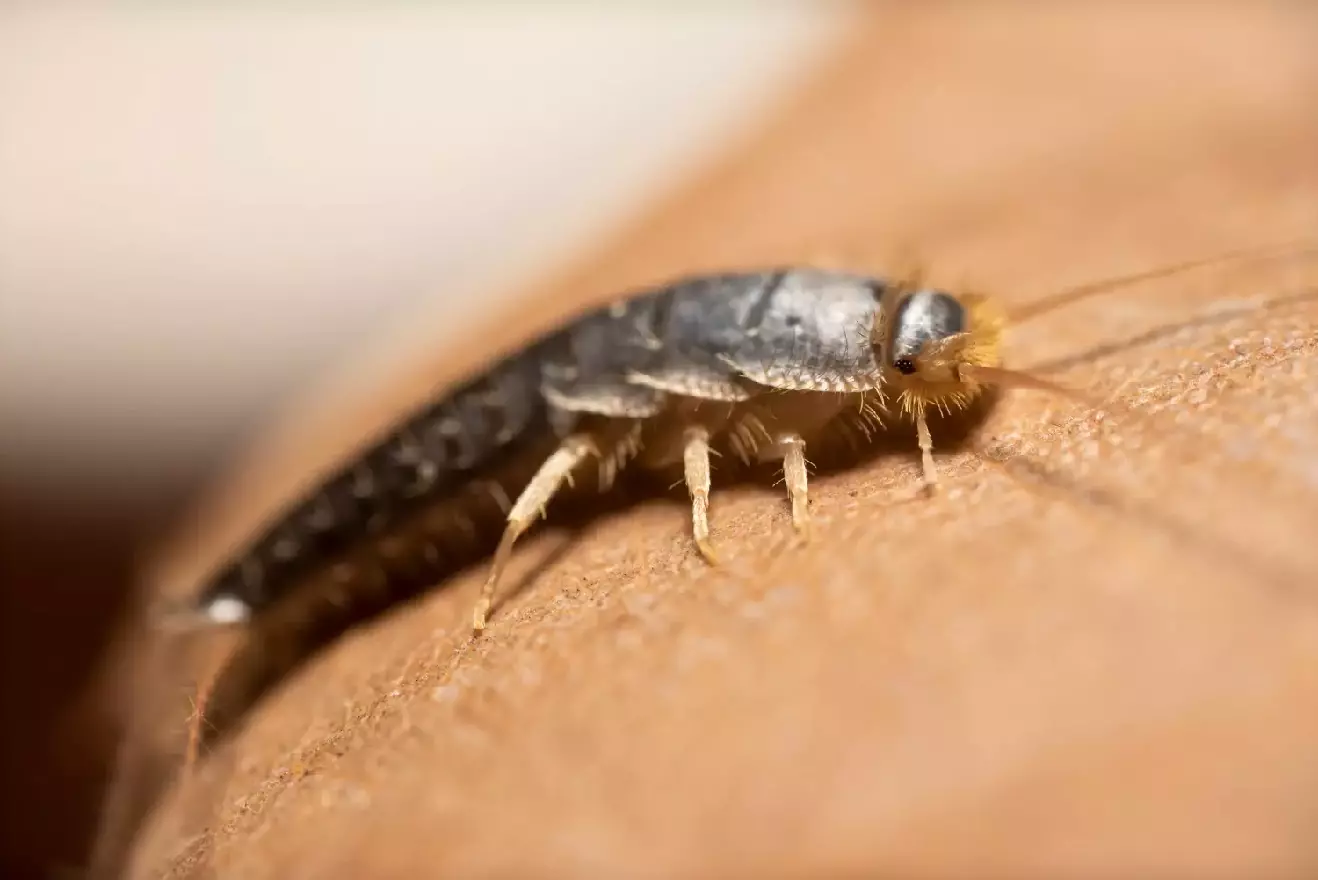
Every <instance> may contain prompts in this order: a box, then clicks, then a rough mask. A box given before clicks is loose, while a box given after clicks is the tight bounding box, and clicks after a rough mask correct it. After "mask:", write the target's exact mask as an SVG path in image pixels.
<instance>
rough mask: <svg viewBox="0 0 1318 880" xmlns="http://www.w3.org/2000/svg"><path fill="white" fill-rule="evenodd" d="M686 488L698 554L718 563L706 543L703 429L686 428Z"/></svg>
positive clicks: (706, 462)
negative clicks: (688, 494) (689, 498)
mask: <svg viewBox="0 0 1318 880" xmlns="http://www.w3.org/2000/svg"><path fill="white" fill-rule="evenodd" d="M682 465H683V471H684V474H685V477H686V488H687V491H688V492H690V493H691V529H692V532H693V533H694V535H695V539H696V546H697V547H699V548H700V555H701V556H704V557H705V561H706V562H708V563H709V564H711V565H717V564H718V557H717V556H716V555H715V553H714V545H713V544H712V543H710V540H709V430H708V429H707V428H705V427H703V426H697V427H691V428H687V430H686V436H685V444H684V447H683V450H682Z"/></svg>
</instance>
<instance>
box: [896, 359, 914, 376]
mask: <svg viewBox="0 0 1318 880" xmlns="http://www.w3.org/2000/svg"><path fill="white" fill-rule="evenodd" d="M892 365H893V367H894V368H895V369H896V370H897V372H899V373H901V374H902V375H903V376H909V375H911V374H912V373H914V372H915V361H913V360H911V359H910V358H897V360H895V361H893V362H892Z"/></svg>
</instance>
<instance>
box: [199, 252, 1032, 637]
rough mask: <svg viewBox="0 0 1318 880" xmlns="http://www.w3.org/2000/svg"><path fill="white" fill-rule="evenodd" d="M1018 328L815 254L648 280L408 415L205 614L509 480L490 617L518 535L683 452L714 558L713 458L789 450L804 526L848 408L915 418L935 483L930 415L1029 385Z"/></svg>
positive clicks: (232, 611) (964, 298)
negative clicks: (576, 488)
mask: <svg viewBox="0 0 1318 880" xmlns="http://www.w3.org/2000/svg"><path fill="white" fill-rule="evenodd" d="M1002 329H1003V319H1002V316H1001V315H1000V313H999V312H998V310H997V309H995V308H994V306H993V304H992V303H991V301H990V300H988V299H987V298H985V297H983V296H978V295H953V294H950V293H946V292H942V291H938V290H933V289H927V288H925V287H923V286H921V285H919V284H910V283H897V282H889V281H885V280H882V279H878V278H873V277H867V276H863V275H855V274H846V273H838V272H829V271H823V270H818V269H809V268H790V269H780V270H775V271H764V272H747V273H735V274H722V275H713V276H703V277H694V278H688V279H685V280H681V281H678V282H676V283H673V284H670V285H666V286H662V287H659V288H655V289H651V290H647V291H643V292H640V293H638V294H636V295H635V296H632V297H630V298H627V299H624V300H621V301H618V302H615V303H614V304H612V305H609V306H605V307H602V308H598V309H596V310H594V311H592V312H589V313H587V314H585V315H582V316H581V317H579V318H578V319H577V320H575V321H573V322H571V323H569V324H568V325H567V326H565V327H563V328H562V329H560V330H558V331H556V332H554V333H551V334H549V335H548V336H545V337H543V338H541V339H540V340H538V341H536V342H535V343H533V344H532V345H530V346H528V347H527V348H526V349H524V350H523V351H522V352H521V353H518V354H516V355H513V356H511V357H509V358H507V359H506V360H504V361H502V362H501V363H499V364H497V365H495V366H494V367H493V368H491V369H490V370H488V371H487V372H486V373H485V374H483V375H482V376H480V377H479V378H477V379H475V380H473V381H471V382H469V383H467V384H466V385H464V386H462V387H460V388H458V389H457V390H456V391H454V392H453V393H452V394H450V395H449V396H448V397H446V398H445V399H443V400H441V401H440V402H438V403H435V404H433V405H432V406H430V407H429V408H427V409H426V410H424V411H423V412H421V413H419V414H418V415H416V416H414V417H413V418H411V419H410V420H408V421H407V422H406V423H405V424H403V425H402V426H401V427H399V428H398V429H397V430H395V431H394V432H393V433H392V434H391V435H389V436H388V437H387V438H385V439H384V440H383V441H381V442H380V443H378V444H376V445H375V446H374V447H373V448H371V449H370V450H369V451H368V452H367V453H366V454H365V455H364V456H362V457H361V458H359V459H358V460H357V461H355V462H353V463H350V464H349V465H348V466H346V467H344V468H343V469H342V470H340V471H339V472H338V473H336V474H335V475H333V476H332V477H331V478H330V479H329V480H328V481H326V482H325V483H323V484H322V486H321V487H320V488H319V489H318V490H316V491H315V492H313V493H312V494H311V495H310V497H309V498H307V499H306V500H305V501H303V502H302V503H301V504H299V505H297V506H296V507H294V508H293V509H292V510H290V511H289V512H288V513H287V514H286V515H285V516H284V517H283V518H282V519H280V520H279V521H278V522H276V523H274V524H273V525H272V526H271V527H270V528H269V529H268V530H267V531H266V532H265V534H264V535H262V536H261V537H260V538H259V539H258V540H257V541H256V542H255V543H254V544H253V545H252V546H251V547H250V548H249V549H248V550H247V551H246V552H244V553H242V554H240V555H239V557H238V558H237V559H236V560H234V561H233V562H231V563H230V564H229V565H227V566H226V567H225V568H224V569H223V570H222V571H221V572H220V573H219V574H218V576H216V577H215V578H214V580H213V581H212V582H211V583H210V584H209V586H208V587H207V588H206V589H205V590H204V591H203V592H202V594H201V596H200V597H199V606H198V610H200V611H201V613H202V615H203V616H204V617H205V618H206V619H207V620H208V621H210V622H212V623H217V624H219V623H235V622H241V621H244V620H247V619H248V618H250V617H251V616H253V615H257V614H260V613H261V612H262V611H264V610H265V609H266V608H268V607H270V606H272V605H274V604H276V603H278V602H279V601H281V600H282V599H283V598H284V597H285V596H286V595H287V594H288V593H289V592H290V591H291V590H292V589H293V587H294V586H295V585H296V584H297V583H298V582H299V581H301V580H302V579H303V578H304V577H305V576H306V575H307V574H309V573H310V572H311V571H313V570H315V569H317V568H320V567H323V566H325V565H333V564H335V563H336V562H338V561H339V560H340V559H341V557H342V556H343V554H345V553H346V552H347V551H348V550H349V549H350V548H353V547H359V546H360V545H361V544H362V543H363V542H368V543H371V542H373V543H374V545H375V546H376V547H377V549H378V550H379V552H380V554H381V555H382V556H385V557H388V556H389V555H391V554H398V553H403V552H406V551H407V547H406V546H405V544H406V541H404V540H403V539H400V538H399V533H400V532H399V530H400V529H402V528H403V527H404V526H405V524H408V523H414V522H415V520H416V518H417V517H424V516H425V515H426V514H425V512H424V511H425V509H426V508H428V507H433V506H434V505H436V504H440V503H442V502H443V501H444V500H445V499H448V498H452V497H453V496H455V495H457V494H460V493H462V492H464V491H468V490H469V489H470V487H471V486H473V485H477V484H484V483H485V482H486V481H491V480H492V482H490V483H489V485H491V486H492V487H494V489H495V490H496V491H497V490H500V489H502V490H503V491H507V494H508V495H509V496H513V494H514V492H516V493H517V494H516V495H515V500H513V503H512V504H511V507H510V509H509V510H508V513H507V519H506V525H505V527H504V531H503V535H502V539H501V540H500V542H499V544H498V547H497V549H496V550H495V553H494V558H493V562H492V564H491V567H490V571H489V576H488V578H487V580H486V582H485V584H484V588H483V590H482V592H481V596H480V599H479V601H478V603H477V606H476V608H475V610H474V613H473V621H472V622H473V627H474V629H476V630H477V631H479V630H481V629H483V628H484V626H485V623H486V619H487V615H488V613H489V609H490V604H491V601H492V599H493V597H494V595H495V592H496V589H497V587H498V585H499V581H500V578H501V576H502V573H503V570H504V567H505V565H506V563H507V561H508V559H509V556H510V554H511V551H512V548H513V545H514V543H515V542H516V540H517V539H518V537H519V536H520V535H521V534H522V533H523V532H525V531H526V529H527V528H528V527H529V526H530V525H531V524H532V523H533V522H534V521H535V519H536V518H537V517H538V516H540V515H541V514H543V512H544V510H545V508H546V506H547V505H548V504H549V502H550V501H551V499H552V498H554V496H555V494H556V493H557V492H558V491H559V490H560V488H561V486H562V485H563V483H564V482H567V481H570V480H571V479H572V477H573V475H574V473H576V472H578V471H579V470H580V469H581V468H582V467H584V466H585V465H586V464H587V462H588V461H591V460H594V461H595V462H596V463H597V467H598V469H599V479H600V484H601V486H602V487H604V488H607V487H608V486H610V485H611V484H612V482H613V478H614V476H615V475H616V473H617V471H618V470H619V469H620V468H622V467H624V466H628V465H631V466H638V467H645V468H667V467H673V466H678V465H680V467H681V469H682V471H683V474H684V479H685V483H686V487H687V490H688V492H689V494H690V497H691V520H692V532H693V537H694V539H695V542H696V545H697V546H698V547H699V549H700V551H701V553H702V554H703V555H704V556H705V557H706V558H707V559H708V560H710V561H711V562H714V561H715V560H716V556H715V552H714V547H713V544H712V542H711V539H710V528H709V517H708V509H709V492H710V458H711V455H712V454H717V453H718V452H719V451H721V450H727V451H730V452H731V453H733V454H735V455H737V456H739V457H740V458H742V459H743V460H746V461H752V460H754V461H769V460H780V461H781V462H782V469H783V474H784V478H785V483H786V487H787V490H788V492H789V494H790V497H791V502H792V521H793V523H794V525H795V527H796V528H797V529H798V530H802V531H805V530H807V529H808V526H809V507H808V501H807V471H806V459H805V448H806V444H807V442H810V441H811V440H812V439H813V438H815V437H817V436H819V435H820V433H821V432H823V431H827V430H829V429H830V428H831V427H832V426H833V425H834V424H835V423H837V422H838V421H839V420H845V419H850V420H857V419H860V420H864V421H868V422H871V423H872V422H874V421H876V420H879V421H881V420H884V419H888V418H892V417H899V418H909V419H911V420H913V421H914V422H915V424H916V426H917V430H918V437H919V445H920V448H921V451H922V460H923V467H924V477H925V481H926V483H927V485H929V486H930V487H933V486H934V485H935V483H936V473H935V470H934V464H933V457H932V439H931V436H930V433H929V428H928V425H927V422H926V418H925V414H926V410H927V409H928V408H929V407H934V408H937V409H943V410H946V409H949V408H952V407H956V406H963V405H965V404H967V403H969V402H970V401H971V400H972V399H973V398H974V397H975V396H976V395H977V394H978V393H979V392H980V391H981V390H982V388H983V387H984V385H985V384H999V383H1001V382H1004V381H1008V380H1009V379H1010V377H1011V376H1012V375H1013V374H1010V373H1008V372H1007V371H1003V370H1001V369H999V360H1000V356H999V351H1000V338H1001V334H1002ZM528 456H533V457H535V464H534V467H535V470H534V473H533V475H531V476H530V478H529V480H526V479H525V478H523V482H522V485H520V486H502V485H501V482H502V479H501V478H500V477H499V476H498V475H500V474H506V473H507V472H508V465H509V463H510V462H513V461H516V460H526V459H527V457H528ZM527 470H528V471H529V470H530V469H529V468H527ZM492 474H493V475H496V476H494V477H491V476H490V475H492ZM421 543H422V545H423V546H424V542H421ZM340 564H342V563H340Z"/></svg>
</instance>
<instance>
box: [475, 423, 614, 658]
mask: <svg viewBox="0 0 1318 880" xmlns="http://www.w3.org/2000/svg"><path fill="white" fill-rule="evenodd" d="M598 455H599V447H598V446H597V445H596V444H595V441H594V440H593V439H592V438H591V437H590V436H589V435H585V434H574V435H571V436H569V437H568V438H567V439H565V440H564V441H563V443H562V444H561V445H560V446H559V447H558V449H557V450H555V451H554V453H553V454H552V455H550V456H549V458H547V459H546V460H545V463H544V464H542V465H541V466H540V469H539V470H538V471H536V473H535V476H534V477H532V478H531V482H529V483H528V484H527V485H526V488H525V489H523V490H522V494H521V495H519V496H517V501H516V502H515V503H514V504H513V508H512V510H510V511H508V524H507V525H506V526H505V527H504V531H503V537H502V538H501V539H500V540H499V547H498V549H497V550H495V551H494V561H493V562H492V563H491V565H490V573H489V576H488V577H487V578H486V579H485V584H484V586H483V587H481V595H480V599H479V600H478V601H477V602H476V608H475V610H474V611H473V612H472V616H471V625H472V629H474V630H476V631H477V632H480V631H481V630H483V629H485V620H486V617H487V615H488V614H489V612H490V602H491V600H492V599H493V597H494V591H495V589H496V588H497V587H498V585H499V580H500V578H501V577H502V576H503V570H504V568H505V567H506V566H507V565H508V559H509V557H510V556H511V555H512V550H513V544H514V543H516V541H517V539H518V537H519V536H521V534H522V533H523V532H525V531H526V530H527V529H528V528H529V527H530V526H531V523H533V522H535V518H536V517H537V516H543V515H544V512H545V507H546V506H547V505H548V504H549V501H550V499H552V498H553V497H554V494H555V493H556V492H558V490H559V487H561V486H562V485H563V482H564V481H565V480H567V479H569V478H570V477H571V475H572V471H573V470H574V469H575V468H576V467H577V465H579V464H581V462H583V461H585V460H586V459H587V458H589V457H591V456H598Z"/></svg>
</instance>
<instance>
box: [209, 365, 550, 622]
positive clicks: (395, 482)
mask: <svg viewBox="0 0 1318 880" xmlns="http://www.w3.org/2000/svg"><path fill="white" fill-rule="evenodd" d="M539 381H540V370H539V364H538V363H537V361H536V358H535V357H534V356H533V353H532V352H528V353H527V354H525V355H523V356H521V357H514V358H510V359H508V360H506V361H504V362H502V363H500V364H498V365H497V366H495V367H494V368H493V369H491V370H490V371H488V372H487V373H485V374H484V375H483V376H481V377H480V378H479V379H476V380H474V381H472V382H470V383H468V384H467V385H465V386H463V387H461V388H459V389H458V390H457V391H456V392H454V393H453V394H451V395H450V396H448V397H447V398H445V399H443V400H442V401H440V402H438V403H436V404H434V405H433V406H431V407H429V408H427V409H426V410H424V411H423V412H421V413H418V414H417V415H415V416H413V417H412V418H411V419H409V420H408V421H407V422H406V423H405V424H404V425H402V426H401V427H400V428H398V429H396V430H395V431H393V432H392V433H391V434H390V435H389V436H388V437H387V438H386V439H385V440H384V441H382V442H380V443H378V444H377V445H375V446H374V447H372V448H371V449H370V450H369V451H368V452H366V453H365V454H364V455H362V456H361V457H359V458H358V459H356V460H355V461H354V462H352V463H351V464H350V465H349V466H347V467H345V468H343V469H341V470H339V471H338V472H337V473H335V474H334V475H333V476H331V477H330V478H329V479H328V480H327V481H325V482H324V483H322V484H321V485H320V486H319V487H318V488H317V490H316V491H315V492H314V494H312V495H311V496H310V497H309V498H307V499H306V500H304V501H303V502H302V503H300V504H298V505H297V506H296V507H294V508H292V509H291V510H289V511H287V512H286V513H285V514H284V515H283V517H282V518H281V519H280V520H279V521H278V522H277V523H276V524H275V525H274V526H273V527H272V528H271V529H270V530H268V531H267V532H265V534H263V535H262V536H261V537H260V538H259V539H258V540H257V541H256V542H255V543H254V544H252V545H251V546H250V547H249V548H248V549H247V551H246V552H245V553H243V554H242V555H241V556H240V557H239V558H238V559H237V560H236V561H235V562H233V563H232V564H230V565H228V566H227V567H226V568H225V569H224V570H222V571H221V572H220V574H219V576H218V577H216V578H215V579H214V580H213V581H212V582H211V584H210V585H209V587H208V588H207V589H206V590H204V592H203V593H202V595H201V597H200V605H201V607H203V608H207V609H210V608H213V607H215V604H216V603H217V601H221V602H222V601H226V600H237V601H238V602H240V603H241V604H242V605H243V606H245V607H246V608H247V609H249V610H251V611H259V610H261V609H262V608H264V607H265V606H266V605H269V604H271V603H273V602H276V601H278V600H280V599H281V598H283V596H284V595H285V594H286V593H287V592H288V591H289V588H290V587H291V586H292V585H293V584H294V583H296V582H297V581H298V580H299V579H301V578H302V577H304V576H305V575H307V574H309V573H310V572H311V570H313V569H314V568H316V567H317V566H320V565H324V564H326V563H329V562H332V561H333V560H334V559H335V558H336V557H337V556H338V555H339V554H341V553H343V552H345V551H347V550H348V549H349V548H351V547H352V546H354V545H356V544H357V543H358V542H360V541H362V540H363V539H369V538H371V537H373V536H378V535H380V534H384V533H387V532H389V531H390V530H391V529H393V528H396V527H397V526H398V525H399V524H400V523H401V522H402V521H404V520H405V519H407V518H408V517H410V516H411V515H412V514H414V513H415V512H416V510H417V509H418V508H420V507H422V506H424V505H425V504H427V503H429V502H432V501H433V500H434V499H435V498H437V497H444V496H445V495H447V494H450V493H452V492H453V491H454V490H455V489H457V488H459V487H461V486H462V485H464V484H465V483H466V481H467V480H468V479H469V478H470V476H471V475H472V474H473V473H475V472H476V471H478V470H480V469H481V468H483V467H485V466H486V465H488V464H490V463H491V462H493V461H494V460H497V459H498V458H499V457H501V456H503V455H506V454H507V453H508V452H509V448H510V447H512V446H514V445H516V444H517V443H518V442H519V441H521V440H523V439H525V438H527V437H528V436H534V435H536V434H540V435H543V433H544V432H545V431H546V430H547V424H546V420H545V407H544V399H543V397H542V396H541V394H540V390H539Z"/></svg>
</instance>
